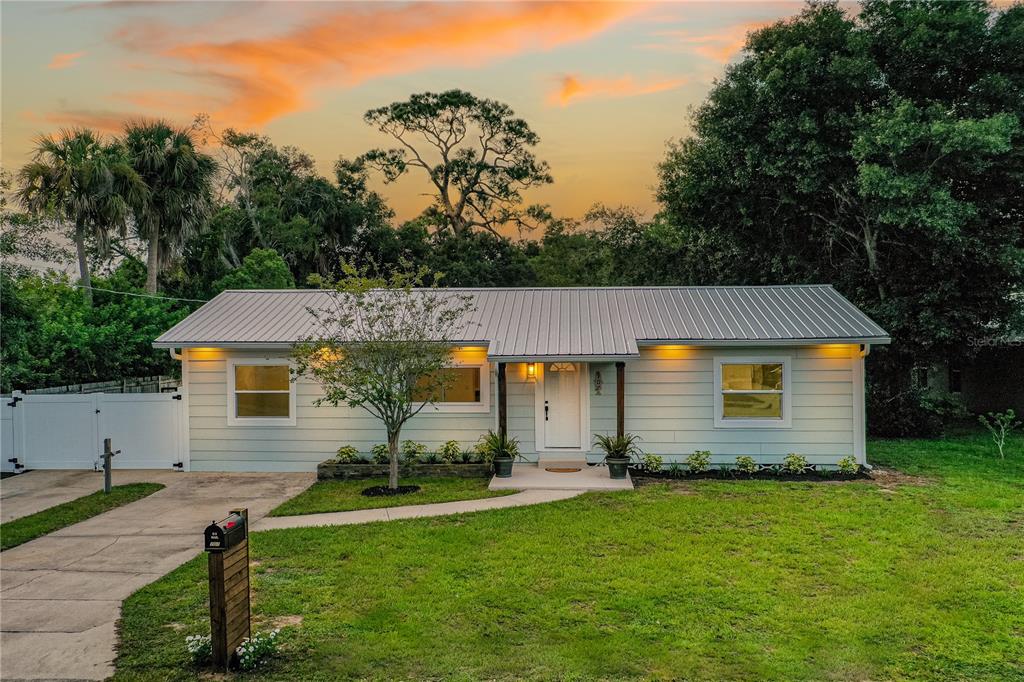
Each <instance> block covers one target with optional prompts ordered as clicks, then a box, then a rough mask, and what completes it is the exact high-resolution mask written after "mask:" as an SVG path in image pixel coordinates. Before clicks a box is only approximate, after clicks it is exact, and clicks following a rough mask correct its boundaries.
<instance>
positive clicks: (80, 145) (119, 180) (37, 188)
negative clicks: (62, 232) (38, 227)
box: [18, 129, 147, 305]
mask: <svg viewBox="0 0 1024 682" xmlns="http://www.w3.org/2000/svg"><path fill="white" fill-rule="evenodd" d="M18 185H19V187H18V198H19V200H20V201H21V203H22V204H24V205H25V208H26V209H28V211H29V212H30V213H33V214H35V215H55V216H56V217H57V218H58V219H60V220H62V221H66V222H68V223H70V224H71V225H73V226H74V240H75V249H76V250H77V252H78V270H79V276H80V278H81V282H82V287H83V288H82V292H83V295H84V297H85V301H86V303H87V304H88V305H92V289H91V287H92V277H91V276H90V274H89V254H88V252H87V251H86V240H87V239H88V238H90V237H91V238H92V239H93V240H94V242H95V245H96V248H97V251H98V252H99V254H100V255H101V256H103V255H106V254H107V253H108V249H109V245H110V234H111V230H112V229H116V230H117V231H118V232H120V233H121V234H122V235H123V234H124V233H125V231H126V228H127V219H128V217H129V215H130V213H131V209H132V208H133V207H134V206H138V205H141V204H142V203H144V201H145V199H146V196H147V191H146V186H145V185H144V184H143V182H142V180H141V179H140V178H139V176H138V174H137V173H136V172H135V171H134V170H133V169H132V167H131V165H130V164H129V163H128V157H127V155H126V154H125V150H124V148H122V147H121V146H120V145H118V144H105V143H104V142H103V140H102V139H101V138H100V136H99V135H97V134H96V133H94V132H93V131H91V130H84V129H75V130H61V131H60V132H59V133H57V134H56V135H52V136H51V135H46V136H41V137H39V139H38V140H37V141H36V148H35V152H34V154H33V158H32V161H31V162H30V163H28V164H26V165H25V166H24V167H23V168H22V169H21V170H20V171H19V172H18Z"/></svg>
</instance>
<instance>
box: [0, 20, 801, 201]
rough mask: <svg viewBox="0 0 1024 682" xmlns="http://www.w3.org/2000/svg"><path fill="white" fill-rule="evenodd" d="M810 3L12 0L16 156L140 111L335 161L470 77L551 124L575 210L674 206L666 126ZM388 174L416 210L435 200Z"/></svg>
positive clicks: (7, 121) (9, 132) (5, 45)
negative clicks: (394, 106) (756, 32)
mask: <svg viewBox="0 0 1024 682" xmlns="http://www.w3.org/2000/svg"><path fill="white" fill-rule="evenodd" d="M800 7H801V3H797V2H776V3H767V2H750V3H739V2H716V3H654V4H639V3H611V2H593V3H591V2H565V3H526V2H522V3H519V2H497V3H477V2H447V3H390V2H388V3H385V2H371V3H360V2H220V3H217V2H209V3H199V2H194V3H193V2H156V1H152V2H144V1H141V2H140V1H134V2H93V3H54V2H34V3H30V2H7V1H5V2H4V3H3V5H2V8H0V13H2V15H0V20H2V43H0V45H2V57H3V64H2V78H3V81H2V95H3V103H2V116H3V129H2V135H3V140H2V142H3V156H2V160H3V165H4V167H5V168H8V169H12V170H13V169H16V168H17V167H19V166H20V165H22V164H23V163H25V162H26V161H27V160H28V154H29V151H30V149H31V144H32V138H33V137H34V136H35V135H37V134H38V133H40V132H52V131H54V130H56V129H57V128H59V127H61V126H75V125H78V126H89V127H93V128H96V129H98V130H101V131H104V132H117V131H119V130H120V128H121V125H122V122H123V121H124V120H125V119H127V118H132V117H139V116H162V117H166V118H168V119H170V120H172V121H174V122H177V123H181V124H185V123H188V122H189V121H190V120H191V119H192V118H193V117H194V116H195V115H196V114H198V113H200V112H203V113H207V114H209V115H210V116H211V118H212V120H213V122H214V123H215V125H216V126H218V127H224V126H234V127H238V128H242V129H247V130H257V131H261V132H264V133H266V134H267V135H269V136H270V137H271V138H272V139H273V140H274V142H275V143H277V144H279V145H295V146H297V147H300V148H302V149H304V150H306V151H307V152H309V153H310V154H312V155H313V156H314V157H315V158H316V160H317V162H318V164H319V166H320V168H321V170H322V171H323V172H325V173H330V169H331V166H332V164H333V162H334V160H335V159H336V158H337V157H338V156H339V155H345V156H349V157H354V156H357V155H358V154H360V153H362V152H364V151H366V150H367V149H370V148H372V147H375V146H380V145H383V144H386V143H387V140H386V139H384V138H383V137H381V136H380V135H379V134H378V133H376V132H375V131H374V130H373V129H371V128H370V127H369V126H367V125H366V124H365V123H364V122H363V121H362V114H363V113H364V112H365V111H366V110H367V109H369V108H372V107H376V106H380V105H383V104H387V103H389V102H392V101H396V100H400V99H404V98H406V97H407V96H408V95H409V94H411V93H414V92H422V91H427V90H432V91H439V90H444V89H448V88H462V89H466V90H469V91H471V92H473V93H474V94H476V95H478V96H484V97H490V98H494V99H498V100H501V101H504V102H506V103H507V104H509V105H511V106H512V108H513V109H514V110H515V111H516V112H517V113H518V114H519V115H520V116H522V117H523V118H525V119H526V120H527V121H528V122H529V123H530V125H531V126H532V127H533V129H534V130H535V131H536V132H537V133H538V134H539V135H540V137H541V144H540V146H539V148H538V149H537V154H538V156H539V157H540V158H542V159H544V160H546V161H548V162H549V163H550V165H551V170H552V174H553V176H554V178H555V183H554V184H553V185H551V186H550V187H547V188H544V189H543V190H540V191H537V192H535V193H533V194H532V195H531V196H530V197H529V198H530V199H531V200H533V201H539V202H543V203H548V204H550V205H551V206H552V208H553V210H554V211H555V212H556V213H557V214H559V215H565V216H573V217H578V216H579V215H580V214H581V213H582V212H583V211H585V210H586V208H587V207H589V206H590V205H591V204H593V203H594V202H598V201H600V202H604V203H607V204H612V205H617V204H630V205H634V206H637V207H640V208H641V209H643V210H644V211H646V212H647V213H648V214H649V213H651V212H652V211H653V210H654V208H655V202H654V199H653V196H652V195H653V188H654V184H655V183H656V170H655V166H656V164H657V163H658V161H659V160H660V159H661V157H662V155H663V153H664V149H665V142H666V141H667V140H669V139H672V138H681V137H685V136H687V135H688V134H689V128H688V125H687V111H688V109H689V107H691V106H693V105H696V104H698V103H700V101H701V100H702V99H703V98H704V96H705V95H706V93H707V91H708V89H709V88H710V86H711V83H712V81H713V80H714V79H715V78H716V77H718V76H719V75H721V73H722V72H723V69H724V68H725V66H726V64H728V63H729V62H730V61H731V60H734V59H736V58H737V56H738V53H739V50H740V47H741V45H742V43H743V40H744V36H745V35H746V33H747V32H748V31H749V30H751V29H752V28H755V27H757V26H759V25H763V24H764V23H766V22H770V21H774V20H776V19H779V18H781V17H785V16H789V15H792V14H794V13H796V12H798V11H799V9H800ZM380 189H381V191H382V192H383V193H384V194H385V196H386V197H387V198H388V201H389V203H390V204H391V205H392V207H394V208H395V210H396V211H397V213H398V217H399V218H400V219H406V218H411V217H413V216H415V215H416V214H417V213H418V212H419V211H420V210H422V209H423V208H424V207H425V206H426V204H427V203H428V199H427V198H426V197H425V196H423V195H422V192H423V191H424V189H425V188H424V186H423V184H422V182H419V181H417V180H412V179H405V180H402V181H400V182H399V183H396V184H394V185H390V186H387V187H384V186H383V185H380Z"/></svg>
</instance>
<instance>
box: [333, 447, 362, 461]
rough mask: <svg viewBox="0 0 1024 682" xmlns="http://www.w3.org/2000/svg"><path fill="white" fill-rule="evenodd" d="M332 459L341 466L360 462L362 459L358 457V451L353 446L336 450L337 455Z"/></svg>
mask: <svg viewBox="0 0 1024 682" xmlns="http://www.w3.org/2000/svg"><path fill="white" fill-rule="evenodd" d="M334 459H336V460H337V461H339V462H341V463H342V464H351V463H353V462H358V461H360V460H361V459H362V458H361V457H360V456H359V450H356V449H355V448H354V447H353V446H351V445H342V446H341V447H340V448H338V453H337V454H336V455H335V456H334Z"/></svg>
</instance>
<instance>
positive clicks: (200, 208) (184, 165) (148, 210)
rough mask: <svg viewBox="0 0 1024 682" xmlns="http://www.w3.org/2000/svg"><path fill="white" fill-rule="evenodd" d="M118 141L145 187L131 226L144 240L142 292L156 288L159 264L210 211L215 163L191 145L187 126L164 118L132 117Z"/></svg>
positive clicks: (193, 144)
mask: <svg viewBox="0 0 1024 682" xmlns="http://www.w3.org/2000/svg"><path fill="white" fill-rule="evenodd" d="M123 142H124V145H125V147H126V148H127V150H128V154H129V157H130V158H131V163H132V167H133V168H134V169H135V171H136V172H137V173H138V174H139V176H140V177H141V178H142V180H143V181H144V182H145V183H146V186H147V187H149V195H148V199H147V201H145V202H144V203H143V204H142V205H141V206H140V207H139V208H138V210H137V211H136V219H135V225H136V228H137V229H138V231H139V236H140V237H142V238H143V239H145V240H146V241H147V242H148V244H149V256H148V258H147V262H146V269H147V272H146V291H148V292H150V293H156V291H157V275H158V274H159V272H160V270H161V268H163V267H164V266H165V265H166V264H167V262H168V261H170V259H171V258H172V257H173V256H174V255H175V254H176V253H177V252H178V251H179V250H180V249H181V246H182V244H183V243H184V242H185V240H187V239H188V238H189V237H190V236H192V235H193V234H195V233H196V232H198V231H199V230H200V229H201V228H202V227H203V225H204V224H205V221H206V218H207V217H208V216H209V214H210V209H211V206H212V204H213V181H214V178H215V176H216V174H217V162H216V161H214V159H213V157H211V156H208V155H207V154H203V153H202V152H200V151H198V150H197V149H196V143H195V140H194V139H193V138H192V133H191V131H189V130H187V129H177V128H173V127H172V126H171V125H170V124H168V123H167V122H166V121H134V122H131V123H129V124H128V125H127V126H126V127H125V135H124V140H123Z"/></svg>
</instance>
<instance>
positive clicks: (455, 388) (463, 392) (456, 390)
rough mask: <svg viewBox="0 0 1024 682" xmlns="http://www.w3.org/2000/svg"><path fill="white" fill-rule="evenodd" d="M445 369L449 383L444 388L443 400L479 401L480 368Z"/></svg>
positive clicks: (453, 401)
mask: <svg viewBox="0 0 1024 682" xmlns="http://www.w3.org/2000/svg"><path fill="white" fill-rule="evenodd" d="M447 371H448V377H447V379H448V381H449V382H450V383H448V385H446V386H445V389H444V402H446V403H478V402H480V368H478V367H454V368H452V369H449V370H447Z"/></svg>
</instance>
